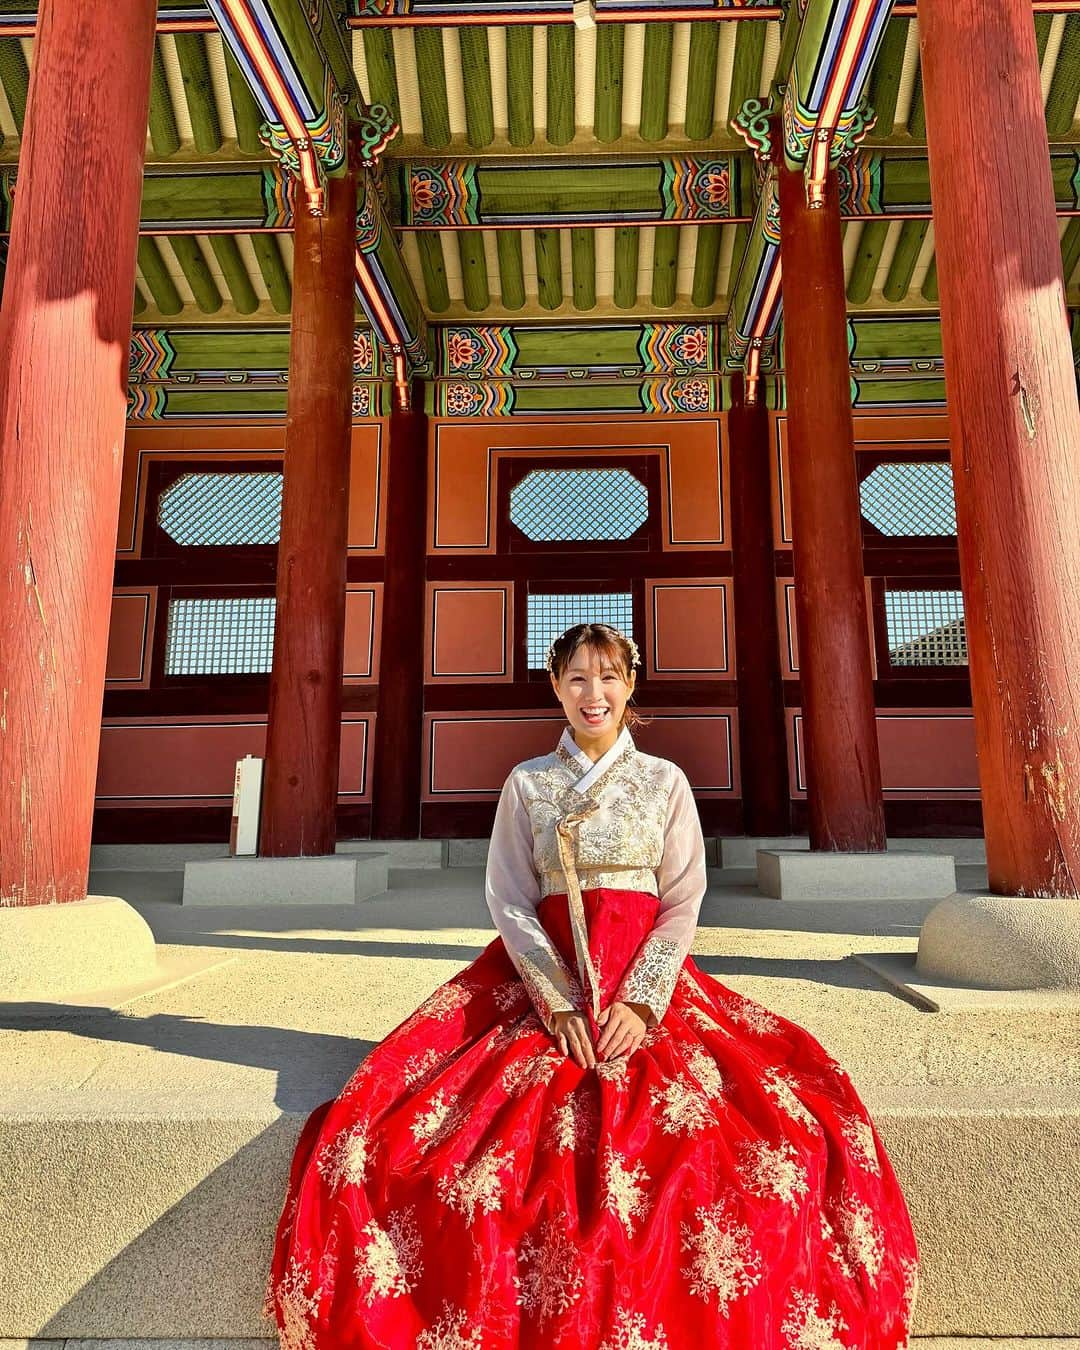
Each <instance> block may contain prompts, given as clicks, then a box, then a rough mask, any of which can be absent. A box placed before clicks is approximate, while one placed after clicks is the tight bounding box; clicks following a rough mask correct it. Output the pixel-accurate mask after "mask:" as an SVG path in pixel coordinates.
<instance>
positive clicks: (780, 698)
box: [727, 374, 791, 838]
mask: <svg viewBox="0 0 1080 1350" xmlns="http://www.w3.org/2000/svg"><path fill="white" fill-rule="evenodd" d="M727 424H728V441H729V446H730V463H731V471H730V477H731V509H732V522H731V531H732V544H731V551H732V574H733V575H732V581H733V585H734V588H735V596H734V600H735V650H736V652H737V653H738V661H739V665H738V676H739V749H740V756H739V762H740V764H741V766H742V775H741V776H742V808H743V830H744V832H745V833H746V834H749V835H757V836H761V837H766V838H768V837H773V836H780V835H785V834H788V833H789V832H790V830H791V797H790V788H789V785H788V751H787V715H786V711H785V708H784V682H783V679H782V677H781V673H780V635H779V620H778V616H777V608H776V549H775V545H774V542H773V514H772V480H773V474H774V468H773V465H774V463H775V459H774V456H773V453H772V439H771V435H770V422H769V413H768V410H767V409H766V407H765V400H764V399H762V398H759V399H758V401H757V403H756V404H754V405H751V406H748V405H747V404H746V402H745V400H744V397H743V377H742V375H741V374H736V375H735V376H734V377H733V378H732V400H731V409H730V411H729V412H728V419H727Z"/></svg>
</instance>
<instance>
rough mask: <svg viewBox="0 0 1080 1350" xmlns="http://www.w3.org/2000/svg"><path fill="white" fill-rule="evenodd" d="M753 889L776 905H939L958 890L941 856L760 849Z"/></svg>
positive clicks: (950, 862)
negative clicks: (936, 902) (806, 902)
mask: <svg viewBox="0 0 1080 1350" xmlns="http://www.w3.org/2000/svg"><path fill="white" fill-rule="evenodd" d="M757 886H758V890H759V891H761V893H762V894H763V895H768V896H771V897H772V898H773V899H776V900H826V901H827V900H940V899H941V898H942V897H944V896H946V895H951V894H952V893H953V892H954V891H955V890H956V864H955V862H954V861H953V859H952V857H951V856H949V855H948V854H940V853H829V852H809V851H807V850H804V849H793V850H786V849H772V848H762V849H758V854H757Z"/></svg>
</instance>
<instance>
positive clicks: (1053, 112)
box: [1046, 14, 1080, 136]
mask: <svg viewBox="0 0 1080 1350" xmlns="http://www.w3.org/2000/svg"><path fill="white" fill-rule="evenodd" d="M1078 99H1080V14H1070V15H1069V17H1068V18H1067V19H1066V20H1065V31H1064V33H1063V34H1062V35H1061V50H1060V51H1059V53H1058V59H1057V65H1056V66H1055V67H1054V75H1053V78H1052V79H1051V81H1050V90H1049V93H1048V94H1047V96H1046V130H1047V132H1048V133H1049V134H1050V135H1051V136H1067V135H1068V134H1069V132H1070V131H1071V130H1072V125H1073V118H1074V117H1075V115H1076V104H1077V100H1078Z"/></svg>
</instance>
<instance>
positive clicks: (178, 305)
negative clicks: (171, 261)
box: [139, 235, 184, 314]
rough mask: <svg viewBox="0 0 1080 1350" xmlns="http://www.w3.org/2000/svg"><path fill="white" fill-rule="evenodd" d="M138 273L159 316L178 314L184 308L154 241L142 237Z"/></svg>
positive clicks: (147, 237) (146, 236) (145, 236)
mask: <svg viewBox="0 0 1080 1350" xmlns="http://www.w3.org/2000/svg"><path fill="white" fill-rule="evenodd" d="M139 271H140V272H141V273H142V275H143V280H144V281H145V282H146V285H147V287H148V288H149V291H150V294H151V295H152V296H153V297H154V304H155V305H156V306H157V308H158V312H159V313H160V314H179V313H180V311H181V310H182V309H183V308H184V302H183V300H181V299H180V292H179V291H178V290H177V289H176V283H175V282H174V281H173V279H172V277H171V276H170V275H169V269H168V268H167V267H166V266H165V259H164V258H163V257H162V256H161V250H160V249H159V248H158V246H157V243H156V241H155V240H153V239H151V238H150V237H149V236H148V235H143V236H142V238H141V239H140V240H139Z"/></svg>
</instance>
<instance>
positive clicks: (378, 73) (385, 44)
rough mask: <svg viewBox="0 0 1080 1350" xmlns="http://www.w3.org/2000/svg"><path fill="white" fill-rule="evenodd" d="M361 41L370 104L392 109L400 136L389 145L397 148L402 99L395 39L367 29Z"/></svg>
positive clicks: (381, 30)
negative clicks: (399, 88)
mask: <svg viewBox="0 0 1080 1350" xmlns="http://www.w3.org/2000/svg"><path fill="white" fill-rule="evenodd" d="M362 38H363V43H364V65H365V66H366V67H367V76H368V88H367V93H368V101H369V102H370V103H381V104H382V106H383V107H384V108H389V109H390V116H391V117H392V118H393V119H394V121H395V122H396V123H397V125H398V131H397V134H396V135H395V136H394V139H393V140H392V141H391V142H390V144H391V145H397V144H398V142H399V141H400V140H401V95H400V93H399V91H398V78H397V57H396V56H395V55H394V38H393V35H392V34H391V33H390V32H389V31H388V30H387V29H385V28H365V29H364V31H363V34H362Z"/></svg>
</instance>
